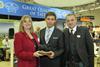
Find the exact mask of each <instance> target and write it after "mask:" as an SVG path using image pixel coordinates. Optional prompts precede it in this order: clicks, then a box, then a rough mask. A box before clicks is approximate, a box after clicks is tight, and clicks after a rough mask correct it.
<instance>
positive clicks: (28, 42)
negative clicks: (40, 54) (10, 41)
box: [14, 32, 38, 67]
mask: <svg viewBox="0 0 100 67" xmlns="http://www.w3.org/2000/svg"><path fill="white" fill-rule="evenodd" d="M32 35H33V37H34V39H35V40H36V41H37V43H38V38H37V35H36V34H35V33H32ZM14 50H15V55H16V57H17V58H18V67H37V58H36V57H35V56H33V53H34V52H35V51H36V49H35V46H34V42H33V41H32V39H30V38H29V36H28V35H27V34H26V33H25V32H18V33H16V34H15V39H14Z"/></svg>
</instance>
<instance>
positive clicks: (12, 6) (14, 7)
mask: <svg viewBox="0 0 100 67" xmlns="http://www.w3.org/2000/svg"><path fill="white" fill-rule="evenodd" d="M5 8H6V9H7V10H8V12H10V13H16V12H17V10H18V9H19V6H18V5H17V4H15V3H13V2H7V3H6V4H5Z"/></svg>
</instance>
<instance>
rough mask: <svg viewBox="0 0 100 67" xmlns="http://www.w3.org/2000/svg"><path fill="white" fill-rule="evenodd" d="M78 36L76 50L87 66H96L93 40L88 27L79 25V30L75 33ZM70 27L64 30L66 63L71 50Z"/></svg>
mask: <svg viewBox="0 0 100 67" xmlns="http://www.w3.org/2000/svg"><path fill="white" fill-rule="evenodd" d="M74 35H75V36H76V38H75V42H76V44H75V45H76V50H77V53H78V55H79V57H80V59H81V61H82V62H83V64H84V65H85V67H94V47H93V40H92V38H91V35H90V33H89V31H88V29H87V28H85V27H77V31H76V32H75V34H74ZM69 36H70V34H69V29H67V28H66V29H65V30H64V37H65V38H64V39H65V40H64V42H65V57H64V58H66V60H65V61H66V64H67V63H68V61H69V59H70V58H69V52H70V49H69V47H70V45H69V42H70V41H69Z"/></svg>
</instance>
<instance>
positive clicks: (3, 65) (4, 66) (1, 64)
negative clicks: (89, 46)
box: [0, 58, 100, 67]
mask: <svg viewBox="0 0 100 67" xmlns="http://www.w3.org/2000/svg"><path fill="white" fill-rule="evenodd" d="M96 60H97V58H95V66H94V67H100V64H98V65H97V64H96V62H97V61H96ZM0 67H11V62H10V61H0Z"/></svg>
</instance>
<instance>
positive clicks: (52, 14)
mask: <svg viewBox="0 0 100 67" xmlns="http://www.w3.org/2000/svg"><path fill="white" fill-rule="evenodd" d="M47 16H54V17H55V19H56V14H55V13H54V12H48V13H47V14H46V15H45V18H47Z"/></svg>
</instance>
